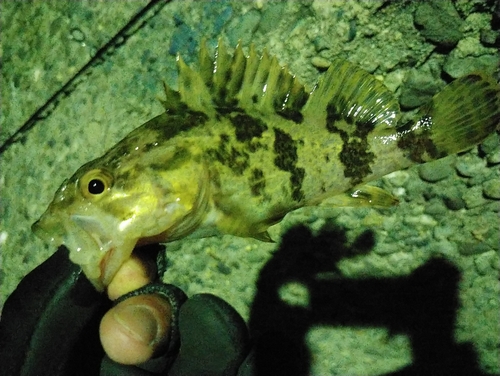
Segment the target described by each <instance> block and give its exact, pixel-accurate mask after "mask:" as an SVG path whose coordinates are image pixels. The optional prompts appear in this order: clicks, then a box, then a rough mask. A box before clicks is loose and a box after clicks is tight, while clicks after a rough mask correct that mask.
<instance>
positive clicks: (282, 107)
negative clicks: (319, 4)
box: [162, 39, 400, 126]
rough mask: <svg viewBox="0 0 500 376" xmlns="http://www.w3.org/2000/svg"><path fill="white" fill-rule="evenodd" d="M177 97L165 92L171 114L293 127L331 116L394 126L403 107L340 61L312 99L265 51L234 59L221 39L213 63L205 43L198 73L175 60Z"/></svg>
mask: <svg viewBox="0 0 500 376" xmlns="http://www.w3.org/2000/svg"><path fill="white" fill-rule="evenodd" d="M177 64H178V71H179V78H178V91H177V92H176V91H175V90H173V89H171V88H169V87H168V86H166V87H165V94H166V96H167V100H166V101H162V103H163V105H164V107H165V109H166V110H167V111H168V112H171V113H175V112H178V111H184V110H185V109H186V108H189V109H191V110H194V111H201V112H204V113H205V114H207V115H208V116H213V115H215V113H216V112H228V111H231V110H232V109H234V108H241V109H244V110H246V111H248V112H257V113H260V114H264V115H265V114H270V113H278V114H280V115H281V116H283V117H285V118H289V119H293V120H295V121H302V120H303V119H305V120H306V121H308V122H310V123H317V121H316V120H320V121H321V120H322V119H324V117H325V114H326V113H327V111H330V112H331V111H332V110H333V111H335V113H336V116H339V117H340V118H344V119H345V120H353V123H358V122H363V123H367V122H370V123H372V124H374V125H375V124H385V125H386V126H394V125H395V124H396V122H397V120H398V118H399V115H400V111H399V104H398V101H397V100H396V99H395V98H394V96H393V95H392V93H391V92H390V91H389V90H388V89H387V88H386V87H385V86H384V85H383V84H382V83H381V82H379V81H378V80H376V79H375V78H374V77H373V76H372V75H371V74H369V73H367V72H365V71H364V70H362V69H360V68H358V67H356V66H354V65H353V64H351V63H349V62H348V61H344V60H340V59H336V60H334V62H333V63H332V65H331V66H330V68H329V69H328V71H327V72H326V73H325V75H324V76H323V77H322V79H321V80H320V81H319V83H318V84H317V85H316V87H315V88H314V90H313V91H312V93H311V94H309V93H308V92H307V91H306V90H305V88H304V86H303V85H302V84H301V83H300V82H299V81H298V79H297V78H296V77H295V76H294V75H292V74H290V72H289V71H288V69H287V68H286V67H283V66H281V65H280V64H279V63H278V60H277V59H276V58H275V57H270V56H269V54H268V53H267V51H266V50H264V52H263V53H262V55H261V56H260V55H258V54H257V52H256V51H255V46H254V45H251V46H250V49H249V56H245V54H244V52H243V49H242V46H241V44H238V45H237V46H236V49H235V52H234V54H233V55H230V54H229V53H228V52H227V48H226V46H225V44H224V43H223V42H222V40H220V39H219V42H218V45H217V49H216V51H215V57H214V58H212V57H210V53H209V51H208V47H207V43H206V42H205V41H203V42H202V44H201V47H200V55H199V61H198V69H193V68H191V67H189V66H187V65H186V63H185V62H184V60H183V59H182V58H181V57H180V56H178V57H177Z"/></svg>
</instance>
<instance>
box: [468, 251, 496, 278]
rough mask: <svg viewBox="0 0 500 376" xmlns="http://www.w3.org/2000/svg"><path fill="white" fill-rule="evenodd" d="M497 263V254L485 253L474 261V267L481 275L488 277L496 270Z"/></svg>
mask: <svg viewBox="0 0 500 376" xmlns="http://www.w3.org/2000/svg"><path fill="white" fill-rule="evenodd" d="M495 262H498V256H497V255H496V254H495V252H493V251H491V252H485V253H483V254H482V255H479V256H477V257H476V258H475V259H474V266H475V268H476V270H477V273H478V274H479V275H486V274H489V273H490V272H491V271H492V270H494V265H495Z"/></svg>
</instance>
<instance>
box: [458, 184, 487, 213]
mask: <svg viewBox="0 0 500 376" xmlns="http://www.w3.org/2000/svg"><path fill="white" fill-rule="evenodd" d="M463 199H464V202H465V207H466V208H467V209H472V208H476V207H478V206H481V205H484V204H486V202H487V201H486V199H485V198H484V197H483V188H482V187H481V186H474V187H471V188H469V189H467V191H466V192H465V194H464V196H463Z"/></svg>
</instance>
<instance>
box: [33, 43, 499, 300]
mask: <svg viewBox="0 0 500 376" xmlns="http://www.w3.org/2000/svg"><path fill="white" fill-rule="evenodd" d="M177 60H178V70H179V78H178V89H177V90H174V89H172V88H170V87H168V86H167V85H165V96H166V98H165V99H164V100H162V104H163V106H164V108H165V112H164V113H162V114H160V115H158V116H157V117H155V118H153V119H152V120H150V121H148V122H147V123H145V124H144V125H142V126H141V127H139V128H137V129H135V130H134V131H132V132H131V133H130V134H129V135H128V136H126V137H125V138H124V139H123V140H121V141H120V142H119V143H117V144H116V145H115V146H114V147H113V148H111V149H110V150H109V151H108V152H106V153H105V154H104V155H103V156H102V157H100V158H97V159H95V160H93V161H91V162H88V163H86V164H85V165H83V166H82V167H81V168H80V169H78V170H77V171H76V172H75V174H74V175H73V176H72V177H71V178H69V179H68V180H66V181H65V182H63V184H62V185H61V187H60V188H59V189H58V191H57V192H56V194H55V197H54V200H53V201H52V203H51V204H50V205H49V207H48V209H47V210H46V212H45V213H44V214H43V215H42V217H41V218H40V219H39V220H38V221H37V222H36V223H35V224H34V225H33V230H34V231H35V233H36V234H37V235H38V236H40V237H42V238H44V239H46V240H47V241H49V242H52V243H54V244H56V245H59V244H64V245H66V247H67V248H68V249H69V250H70V258H71V260H72V261H73V262H75V263H77V264H79V265H81V267H82V269H83V271H84V272H85V274H86V275H87V277H88V278H89V279H90V280H91V281H92V283H93V284H94V285H95V286H96V288H97V289H99V290H102V289H104V288H106V287H107V285H108V284H109V283H110V281H111V280H112V279H113V276H114V275H115V273H116V271H117V270H118V269H119V268H120V266H121V265H122V264H123V262H124V261H125V260H127V259H128V258H129V257H130V255H131V253H132V250H133V249H134V247H135V246H136V245H138V244H141V245H142V244H146V243H152V242H169V241H172V240H176V239H183V238H188V237H205V236H213V235H220V234H231V235H236V236H242V237H254V238H257V239H261V240H265V241H269V240H270V238H269V235H268V234H267V229H268V227H269V226H271V225H273V224H275V223H277V222H279V221H280V220H281V219H282V218H283V217H284V216H285V215H286V214H287V213H289V212H290V211H293V210H295V209H297V208H300V207H303V206H306V205H319V204H321V203H322V202H324V201H325V200H327V202H328V204H330V205H333V204H335V205H351V206H361V205H381V206H389V205H393V204H395V203H396V202H397V199H395V198H394V197H392V195H390V194H389V193H387V192H385V191H383V190H381V189H379V188H376V187H374V186H369V185H364V184H365V183H367V182H369V181H371V180H374V179H377V178H380V177H382V176H384V175H386V174H388V173H390V172H393V171H397V170H401V169H404V168H407V167H409V166H411V165H413V164H416V163H423V162H428V161H431V160H434V159H438V158H441V157H444V156H446V155H449V154H453V153H457V152H460V151H464V150H467V149H469V148H471V147H472V146H474V145H475V144H478V143H480V142H481V141H482V140H484V139H485V138H486V137H487V136H488V135H489V134H491V133H493V132H494V131H495V129H497V128H498V125H499V121H500V95H499V86H498V84H497V83H496V82H495V81H494V80H493V79H492V78H490V77H488V76H486V75H484V74H483V73H471V74H469V75H467V76H465V77H462V78H460V79H458V80H456V81H454V82H452V83H451V84H450V85H448V86H447V87H445V88H444V89H443V90H442V91H441V92H440V93H438V94H437V95H436V96H434V98H433V99H432V100H431V101H430V102H429V103H428V104H427V105H425V106H423V107H422V108H421V109H420V111H419V112H418V113H417V114H416V115H415V118H414V120H413V121H409V122H406V123H404V124H400V121H401V120H400V118H401V113H400V109H399V104H398V101H397V100H396V98H395V97H394V96H393V94H392V93H391V92H389V90H387V89H386V88H385V86H384V85H383V84H382V83H381V82H380V81H378V80H376V79H375V78H374V77H373V76H372V75H370V74H369V73H367V72H365V71H363V70H361V69H359V68H358V67H356V66H354V65H353V64H351V63H349V62H347V61H344V60H340V59H336V60H334V61H333V62H332V64H331V66H330V68H329V69H328V71H327V72H326V73H325V74H324V75H323V76H322V77H321V79H320V80H319V82H318V84H317V85H316V86H315V87H314V88H313V90H312V91H308V90H306V89H305V88H304V86H303V85H302V84H301V83H300V82H299V80H298V79H297V78H296V77H295V76H293V75H292V74H290V72H289V71H288V69H287V68H285V67H282V66H280V65H279V63H278V61H277V59H276V58H274V57H271V56H269V54H268V53H267V52H266V51H264V52H263V53H262V55H258V54H257V52H256V51H255V48H254V47H253V46H251V47H250V49H249V55H248V56H246V55H245V54H244V52H243V49H242V47H241V46H237V47H236V49H235V51H234V54H229V53H228V51H227V48H226V46H225V45H224V44H223V43H221V42H219V45H218V48H217V50H216V53H215V58H212V57H211V56H210V54H209V52H208V49H207V47H206V44H203V45H202V47H201V49H200V57H199V65H198V68H197V69H193V68H190V67H188V66H187V65H186V64H185V63H184V61H183V60H182V58H181V57H178V59H177Z"/></svg>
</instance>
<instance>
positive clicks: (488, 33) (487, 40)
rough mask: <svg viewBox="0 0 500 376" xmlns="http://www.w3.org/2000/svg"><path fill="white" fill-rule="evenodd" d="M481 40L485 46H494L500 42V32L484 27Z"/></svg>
mask: <svg viewBox="0 0 500 376" xmlns="http://www.w3.org/2000/svg"><path fill="white" fill-rule="evenodd" d="M479 40H480V41H481V43H482V44H484V45H485V46H488V47H493V46H495V45H496V43H497V41H499V42H500V33H498V31H495V30H491V29H482V30H481V34H480V37H479Z"/></svg>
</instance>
